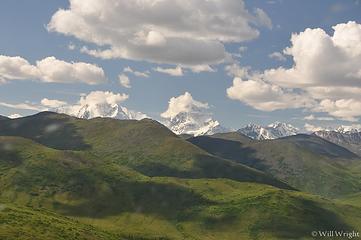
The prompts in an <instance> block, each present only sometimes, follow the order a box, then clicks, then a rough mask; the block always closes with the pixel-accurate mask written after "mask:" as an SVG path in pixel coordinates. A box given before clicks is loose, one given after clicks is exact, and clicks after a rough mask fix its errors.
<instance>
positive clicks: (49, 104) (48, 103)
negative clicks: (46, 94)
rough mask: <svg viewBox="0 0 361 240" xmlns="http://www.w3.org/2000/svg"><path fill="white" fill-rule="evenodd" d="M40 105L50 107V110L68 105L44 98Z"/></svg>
mask: <svg viewBox="0 0 361 240" xmlns="http://www.w3.org/2000/svg"><path fill="white" fill-rule="evenodd" d="M40 103H41V105H43V106H45V107H49V108H58V107H61V106H64V105H66V104H67V103H66V102H64V101H60V100H52V99H47V98H43V99H42V100H41V102H40Z"/></svg>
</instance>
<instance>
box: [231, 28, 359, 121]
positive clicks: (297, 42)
mask: <svg viewBox="0 0 361 240" xmlns="http://www.w3.org/2000/svg"><path fill="white" fill-rule="evenodd" d="M333 29H334V33H333V35H328V34H327V33H326V32H325V31H324V30H322V29H320V28H316V29H309V28H308V29H306V30H305V31H303V32H301V33H298V34H293V35H292V37H291V43H292V45H291V46H290V47H288V48H286V49H285V50H284V51H283V53H284V54H286V55H289V56H291V57H292V58H293V62H294V64H293V66H292V67H291V68H284V67H280V68H275V69H267V70H265V71H264V72H251V71H248V72H246V71H239V72H238V73H237V71H236V70H237V66H236V67H234V66H233V67H232V66H230V67H228V72H229V73H230V75H233V76H237V75H242V80H241V79H235V81H234V83H233V86H232V87H230V88H229V89H228V96H229V97H230V98H232V99H237V100H239V101H241V102H244V103H246V104H248V105H250V106H252V107H254V108H256V109H260V110H264V111H272V110H275V109H284V108H299V107H302V108H305V109H307V110H309V111H312V112H324V113H328V114H329V115H330V116H332V117H335V118H338V119H342V120H347V121H357V120H358V118H359V117H360V116H361V74H360V73H361V24H357V23H356V22H348V23H342V24H337V25H336V26H333ZM238 69H242V68H241V67H238ZM246 73H247V74H246ZM247 75H248V76H247ZM257 88H259V90H256V89H257ZM260 92H262V93H263V94H266V95H268V96H264V95H263V94H259V93H260ZM296 99H297V100H296Z"/></svg>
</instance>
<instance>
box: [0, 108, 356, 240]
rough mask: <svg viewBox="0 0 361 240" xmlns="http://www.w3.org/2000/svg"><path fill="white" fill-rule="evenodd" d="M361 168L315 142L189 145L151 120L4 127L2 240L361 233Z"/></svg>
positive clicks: (196, 140)
mask: <svg viewBox="0 0 361 240" xmlns="http://www.w3.org/2000/svg"><path fill="white" fill-rule="evenodd" d="M360 169H361V161H360V158H359V157H358V156H357V155H356V154H354V153H352V152H350V151H348V150H347V149H345V148H343V147H341V146H338V145H336V144H333V143H331V142H329V141H326V140H324V139H322V138H319V137H317V136H315V135H295V136H290V137H286V138H280V139H275V140H267V141H257V140H254V139H251V138H249V137H247V136H245V135H243V134H241V133H239V132H230V133H217V134H214V135H211V136H198V137H191V138H188V139H187V140H186V139H184V138H183V137H180V136H178V135H176V134H174V133H173V132H172V131H170V130H169V129H168V128H167V127H165V126H164V125H162V124H161V123H159V122H157V121H154V120H151V119H142V120H119V119H112V118H92V119H80V118H76V117H72V116H69V115H65V114H58V113H52V112H42V113H39V114H36V115H33V116H28V117H24V118H19V119H5V118H4V119H3V120H1V122H0V170H1V171H0V173H1V174H0V186H1V187H0V222H1V226H0V239H19V236H21V237H20V239H110V240H112V239H122V240H123V239H124V240H144V239H146V240H155V239H158V240H159V239H169V240H170V239H171V240H181V239H195V240H206V239H225V240H236V239H312V238H311V236H310V232H312V231H313V230H314V229H337V230H338V229H340V230H342V229H346V230H351V229H357V227H359V226H360V225H361V214H360V213H361V208H360V206H359V204H358V201H357V200H358V199H360V198H359V194H360V192H361V175H360Z"/></svg>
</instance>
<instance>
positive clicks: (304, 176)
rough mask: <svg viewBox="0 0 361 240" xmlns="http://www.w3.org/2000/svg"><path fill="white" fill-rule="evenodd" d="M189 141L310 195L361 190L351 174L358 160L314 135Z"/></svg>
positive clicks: (353, 172) (357, 178)
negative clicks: (246, 140) (265, 139)
mask: <svg viewBox="0 0 361 240" xmlns="http://www.w3.org/2000/svg"><path fill="white" fill-rule="evenodd" d="M188 141H189V142H191V143H193V144H195V145H197V146H199V147H201V148H203V149H204V150H206V151H208V152H209V153H211V154H214V155H216V156H219V157H222V158H226V159H230V160H233V161H235V162H239V163H242V164H245V165H248V166H250V167H253V168H256V169H259V170H262V171H264V172H267V173H269V174H272V175H273V176H275V177H277V178H279V179H282V180H284V181H286V182H287V183H289V184H290V185H291V186H293V187H295V188H297V189H300V190H303V191H307V192H310V193H315V194H321V195H323V196H327V197H338V196H342V195H346V194H350V193H356V192H360V190H361V178H360V175H359V174H356V173H355V171H353V167H354V166H355V163H358V162H360V159H359V158H358V157H357V156H356V155H355V154H353V153H351V152H350V151H348V150H346V149H345V148H342V147H340V146H338V145H335V144H333V143H330V142H328V141H326V140H323V139H321V138H318V137H315V136H308V135H297V136H292V137H287V138H282V139H277V140H269V141H250V142H245V141H244V140H242V141H237V140H227V139H225V138H216V137H214V136H213V137H206V136H202V137H197V138H191V139H189V140H188Z"/></svg>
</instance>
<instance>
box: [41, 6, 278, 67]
mask: <svg viewBox="0 0 361 240" xmlns="http://www.w3.org/2000/svg"><path fill="white" fill-rule="evenodd" d="M256 25H257V26H266V27H271V25H272V23H271V20H270V19H269V17H268V16H267V14H266V13H265V12H264V11H262V10H261V9H256V10H255V12H254V14H252V13H250V12H249V11H248V10H247V9H246V8H245V4H244V2H243V1H242V0H212V1H202V0H161V1H159V0H144V1H128V0H109V1H102V0H92V1H91V2H89V1H80V0H70V7H69V8H68V9H60V10H58V11H57V12H56V13H55V14H54V15H53V16H52V19H51V21H50V22H49V24H48V30H49V31H53V32H59V33H62V34H64V35H67V36H74V37H76V38H78V39H80V40H82V41H84V42H88V43H93V44H96V45H98V46H99V48H98V49H88V48H83V49H82V51H83V52H86V53H88V54H90V55H93V56H96V57H101V58H106V59H108V58H124V59H132V60H146V61H150V62H154V63H165V64H174V65H182V66H194V65H212V64H218V63H220V62H222V61H223V60H224V59H225V57H226V55H227V54H226V50H225V47H224V44H226V43H232V42H237V43H238V42H243V41H246V40H251V39H254V38H257V37H258V35H259V31H258V30H257V29H256V28H255V27H254V26H256Z"/></svg>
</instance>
